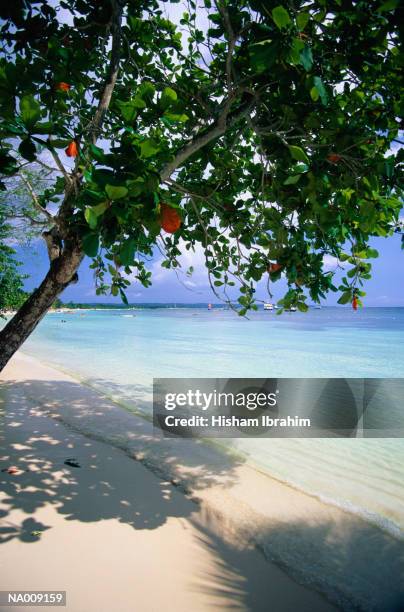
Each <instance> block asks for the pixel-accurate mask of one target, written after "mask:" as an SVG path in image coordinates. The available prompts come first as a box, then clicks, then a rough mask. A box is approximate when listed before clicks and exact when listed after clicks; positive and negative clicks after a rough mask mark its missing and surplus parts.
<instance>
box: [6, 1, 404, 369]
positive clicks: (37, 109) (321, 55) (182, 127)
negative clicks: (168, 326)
mask: <svg viewBox="0 0 404 612" xmlns="http://www.w3.org/2000/svg"><path fill="white" fill-rule="evenodd" d="M179 6H180V5H178V4H177V2H174V0H173V4H172V3H170V2H164V3H158V2H156V1H154V0H149V1H147V0H143V1H142V0H136V1H134V0H131V1H124V0H100V1H98V2H95V1H91V0H71V1H70V2H65V1H60V3H59V4H58V5H56V6H55V5H54V3H52V4H50V3H47V2H44V1H40V0H39V1H38V2H36V3H29V2H27V1H26V0H16V1H15V2H13V3H12V4H11V3H6V5H4V6H2V8H1V9H0V10H1V13H0V16H1V17H2V19H3V20H4V26H3V28H2V33H3V37H4V50H5V53H4V58H3V60H2V64H1V72H0V87H1V90H2V93H3V101H2V107H1V108H2V115H3V122H2V124H1V128H0V129H1V137H2V151H1V159H0V161H1V167H2V172H3V174H4V175H5V176H13V175H14V174H15V173H18V172H19V171H21V164H20V163H19V162H18V161H17V160H16V156H15V154H14V153H13V151H14V150H15V149H16V148H18V151H19V154H20V155H21V156H22V157H23V158H24V159H25V160H26V161H27V162H29V163H31V164H32V163H35V162H39V163H42V164H44V163H45V164H47V165H49V164H51V166H52V169H53V170H54V171H55V178H54V181H53V186H52V188H48V189H46V190H44V191H43V192H41V193H36V192H35V191H34V190H33V189H31V190H30V191H31V197H32V199H33V201H34V202H35V206H36V209H37V211H40V212H41V213H42V217H43V219H46V220H47V221H48V223H50V229H49V230H47V231H46V232H45V239H46V241H47V245H48V251H49V259H50V266H49V271H48V273H47V275H46V277H45V278H44V280H43V282H42V284H41V285H40V286H39V287H38V289H37V290H36V291H34V292H33V294H32V295H31V296H30V297H29V298H28V300H27V301H26V302H25V304H24V305H23V306H22V308H21V309H20V310H19V312H18V313H17V314H16V316H15V317H14V319H13V320H12V321H11V322H9V324H8V325H7V326H6V327H5V328H4V329H3V331H2V332H1V333H0V349H1V351H0V352H1V353H2V356H1V357H0V368H1V367H3V366H4V365H5V363H6V362H7V361H8V359H9V358H10V356H11V355H12V354H13V353H14V351H15V350H16V349H17V348H18V347H19V346H20V345H21V343H22V342H23V341H24V340H25V339H26V338H27V337H28V335H29V334H30V333H31V331H32V330H33V329H34V328H35V326H36V325H37V323H38V321H39V320H40V319H41V317H42V316H43V315H44V313H45V312H46V311H47V309H48V308H49V307H50V305H51V304H52V303H53V302H54V300H55V299H56V297H57V296H58V295H59V294H60V293H61V292H62V291H63V289H64V288H65V287H67V286H68V285H69V284H70V283H71V282H74V280H75V279H77V270H78V268H79V266H80V263H81V262H82V260H83V257H84V255H85V254H87V255H88V256H90V257H92V258H93V260H94V261H93V264H92V265H93V268H94V271H95V276H96V278H97V292H98V293H102V292H105V291H107V290H110V291H111V292H112V294H113V295H117V294H121V295H122V298H123V299H125V288H126V287H127V286H128V283H129V281H128V275H129V274H132V276H133V273H135V276H136V278H137V279H138V281H139V282H141V283H142V284H143V285H144V286H148V285H149V284H150V272H149V271H148V270H147V267H146V266H145V259H146V258H148V257H150V256H151V255H152V254H153V250H154V249H155V248H159V249H160V250H161V251H162V252H164V254H165V257H166V258H165V261H164V263H163V265H164V266H166V267H173V268H177V267H178V266H179V262H178V256H179V255H180V253H181V251H182V250H183V249H191V250H192V249H194V248H195V247H196V246H197V245H202V248H203V250H204V253H205V257H206V267H207V270H208V274H209V278H210V280H211V285H212V288H213V289H214V291H216V292H217V294H218V295H219V296H220V297H221V298H222V299H225V300H228V301H229V302H230V301H231V296H230V294H229V288H230V292H231V291H232V289H231V287H232V286H233V285H234V284H235V283H236V284H237V285H239V288H240V292H241V295H240V297H239V299H238V302H239V308H240V312H241V314H243V313H245V312H246V311H247V310H248V309H249V308H254V307H256V306H255V304H254V291H255V283H256V282H257V281H259V280H260V279H262V278H268V283H272V282H275V281H276V280H278V279H279V278H280V276H281V275H282V274H283V275H284V276H285V277H286V279H287V281H288V286H289V288H288V292H287V293H286V295H285V297H284V298H283V300H281V305H282V306H284V307H290V306H291V305H296V306H297V307H298V308H299V309H300V310H306V309H307V305H306V299H307V297H308V296H310V297H311V299H312V300H314V301H318V300H319V299H320V298H321V297H324V296H325V295H326V293H327V292H328V291H338V290H339V291H341V292H342V295H341V298H340V302H341V303H348V302H349V301H352V302H353V304H354V305H355V306H356V305H357V303H360V298H361V297H362V296H363V295H364V292H363V291H362V288H361V285H362V283H363V281H364V280H366V279H367V278H369V277H370V269H371V263H370V262H369V261H368V260H369V258H372V257H375V256H377V253H376V252H375V251H374V250H373V249H371V248H369V239H370V238H371V236H388V235H391V234H392V232H394V231H396V230H397V229H398V225H397V224H398V219H399V211H400V208H401V202H400V196H401V193H402V192H401V186H400V176H401V174H402V168H401V161H402V158H403V155H402V152H401V151H400V152H399V153H397V154H393V153H391V152H390V147H391V144H392V143H393V141H394V140H396V139H397V138H398V137H399V130H400V128H402V124H401V123H400V122H401V119H399V117H401V116H402V106H403V103H402V99H401V97H400V90H401V86H402V74H403V72H402V66H403V53H402V51H401V50H400V47H399V24H400V21H402V9H401V8H399V2H398V0H388V1H386V2H383V1H379V0H370V1H366V2H365V1H358V2H355V3H352V2H348V1H347V0H330V1H328V0H313V1H310V0H307V1H294V2H292V1H289V2H280V0H275V1H274V2H273V1H271V0H199V2H198V6H197V5H196V2H195V1H194V0H188V2H187V4H186V6H187V9H186V10H185V11H184V12H183V14H182V17H181V19H180V21H179V23H176V22H175V19H174V17H175V15H176V14H178V13H179ZM182 10H183V9H182ZM204 19H205V21H206V22H207V23H208V26H206V27H202V26H201V25H199V24H201V23H203V20H204ZM177 21H178V20H177ZM63 150H65V153H63ZM49 160H51V161H50V162H49ZM22 170H23V169H22ZM50 201H56V202H57V204H56V203H54V204H53V205H52V207H51V206H50V205H49V202H50ZM11 205H12V203H11V202H10V206H11ZM326 254H328V255H332V256H334V257H335V258H336V259H337V260H347V262H348V263H349V264H350V265H351V268H350V270H349V272H348V274H347V276H346V278H344V280H343V281H342V284H341V285H340V286H339V287H335V286H334V284H333V274H332V273H331V272H326V271H324V269H323V257H324V255H326ZM229 296H230V297H229Z"/></svg>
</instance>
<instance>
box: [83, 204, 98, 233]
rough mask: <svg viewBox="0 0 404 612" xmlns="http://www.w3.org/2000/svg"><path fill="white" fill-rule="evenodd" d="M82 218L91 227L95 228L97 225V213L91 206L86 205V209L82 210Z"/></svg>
mask: <svg viewBox="0 0 404 612" xmlns="http://www.w3.org/2000/svg"><path fill="white" fill-rule="evenodd" d="M84 218H85V220H86V221H87V223H88V225H89V226H90V228H91V229H95V228H96V227H97V215H96V214H95V212H94V211H93V209H92V207H91V206H87V208H86V210H85V211H84Z"/></svg>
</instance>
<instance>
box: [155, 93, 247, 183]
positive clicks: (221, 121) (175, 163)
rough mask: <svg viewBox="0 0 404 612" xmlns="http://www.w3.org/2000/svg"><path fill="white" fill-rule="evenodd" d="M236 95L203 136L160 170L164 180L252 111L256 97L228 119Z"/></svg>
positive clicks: (225, 105) (178, 153) (178, 152)
mask: <svg viewBox="0 0 404 612" xmlns="http://www.w3.org/2000/svg"><path fill="white" fill-rule="evenodd" d="M234 97H235V96H234V94H233V95H232V96H230V97H229V98H228V99H227V100H226V102H225V103H224V104H223V110H222V113H221V115H220V116H219V118H218V120H217V121H216V123H214V124H213V125H211V126H210V129H208V131H207V132H205V133H204V134H202V135H201V136H197V137H196V138H195V139H193V140H192V141H191V142H190V143H188V144H187V145H185V147H183V148H182V149H180V150H179V151H177V153H176V154H175V156H174V159H173V160H172V161H171V162H169V163H168V164H166V165H165V166H164V168H163V169H162V171H161V172H160V178H161V180H162V182H165V181H166V180H167V179H169V178H170V176H171V175H172V173H173V172H174V171H175V170H176V169H177V168H178V167H179V166H181V165H182V164H183V163H184V162H185V161H186V160H187V159H188V158H189V157H190V156H191V155H193V154H194V153H196V152H197V151H199V150H200V149H202V148H203V147H204V146H206V145H207V144H209V143H210V142H211V141H212V140H215V139H216V138H219V137H220V136H223V134H225V133H226V131H227V130H228V129H229V128H230V127H232V126H233V125H234V124H235V123H237V122H238V121H239V120H240V119H242V118H244V117H246V116H247V115H248V114H249V113H250V112H251V110H252V108H253V107H254V104H255V99H254V100H253V102H252V103H250V104H247V105H246V106H245V107H243V108H242V109H241V110H240V111H239V112H237V113H235V114H234V115H233V116H232V118H231V120H230V121H228V118H229V113H230V108H231V104H232V101H233V100H234Z"/></svg>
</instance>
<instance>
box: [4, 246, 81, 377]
mask: <svg viewBox="0 0 404 612" xmlns="http://www.w3.org/2000/svg"><path fill="white" fill-rule="evenodd" d="M83 257H84V253H83V252H82V250H81V249H80V248H79V246H78V245H77V244H76V245H74V246H71V247H69V246H65V248H64V249H63V251H62V253H61V255H60V257H57V258H56V259H54V260H53V261H52V262H51V265H50V268H49V272H48V273H47V275H46V276H45V278H44V280H43V281H42V283H41V285H40V286H39V287H38V289H35V291H34V292H33V293H32V294H31V295H30V297H29V298H28V299H27V301H26V302H24V304H23V305H22V306H21V308H20V309H19V311H18V312H17V313H16V314H15V315H14V317H13V318H12V319H11V321H9V322H8V323H7V325H6V326H5V327H4V328H3V329H2V330H1V331H0V372H1V370H2V369H3V368H4V366H5V365H6V364H7V362H8V361H9V359H10V358H11V357H12V356H13V355H14V353H15V352H16V351H17V350H18V349H19V348H20V346H21V345H22V344H23V342H25V340H26V339H27V338H28V336H29V335H30V334H31V332H32V331H33V330H34V329H35V327H36V326H37V325H38V323H39V322H40V320H41V319H42V317H43V316H44V315H45V314H46V312H47V311H48V309H49V308H50V307H51V306H52V304H53V302H54V301H55V299H56V298H57V297H58V296H59V295H60V294H61V293H62V291H63V290H64V289H65V288H66V287H67V286H68V285H69V284H70V283H71V282H72V281H73V280H74V278H75V276H76V272H77V270H78V268H79V266H80V263H81V262H82V260H83Z"/></svg>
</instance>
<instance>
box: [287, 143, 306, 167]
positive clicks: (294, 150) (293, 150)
mask: <svg viewBox="0 0 404 612" xmlns="http://www.w3.org/2000/svg"><path fill="white" fill-rule="evenodd" d="M289 151H290V154H291V156H292V157H293V159H296V161H301V162H304V163H305V164H309V163H310V160H309V158H308V157H307V155H306V153H305V152H304V151H303V149H301V148H300V147H296V146H295V145H289Z"/></svg>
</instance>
